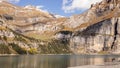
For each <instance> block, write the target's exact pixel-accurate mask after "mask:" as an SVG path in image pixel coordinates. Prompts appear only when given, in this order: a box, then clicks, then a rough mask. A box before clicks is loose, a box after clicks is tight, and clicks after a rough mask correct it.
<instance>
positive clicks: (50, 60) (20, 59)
mask: <svg viewBox="0 0 120 68" xmlns="http://www.w3.org/2000/svg"><path fill="white" fill-rule="evenodd" d="M107 62H120V56H119V55H11V56H8V55H6V56H0V68H68V67H75V66H85V65H102V64H105V63H107Z"/></svg>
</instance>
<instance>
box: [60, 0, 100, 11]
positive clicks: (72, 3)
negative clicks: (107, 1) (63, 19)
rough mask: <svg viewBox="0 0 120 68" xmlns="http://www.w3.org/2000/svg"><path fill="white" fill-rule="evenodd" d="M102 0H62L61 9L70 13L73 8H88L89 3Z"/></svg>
mask: <svg viewBox="0 0 120 68" xmlns="http://www.w3.org/2000/svg"><path fill="white" fill-rule="evenodd" d="M100 1H102V0H63V5H62V9H63V10H64V12H65V13H72V12H74V11H75V10H85V9H88V8H89V7H90V6H91V4H93V3H96V2H100Z"/></svg>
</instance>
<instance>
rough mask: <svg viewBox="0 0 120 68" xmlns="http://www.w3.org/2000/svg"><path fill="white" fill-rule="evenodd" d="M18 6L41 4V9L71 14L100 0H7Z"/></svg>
mask: <svg viewBox="0 0 120 68" xmlns="http://www.w3.org/2000/svg"><path fill="white" fill-rule="evenodd" d="M9 1H10V2H12V3H13V4H16V5H18V6H26V5H33V6H43V7H42V8H41V9H43V10H47V11H48V12H51V13H53V14H58V15H62V16H71V15H73V14H80V13H82V12H84V11H85V10H87V9H88V8H89V7H90V5H91V4H92V3H96V2H99V1H101V0H9Z"/></svg>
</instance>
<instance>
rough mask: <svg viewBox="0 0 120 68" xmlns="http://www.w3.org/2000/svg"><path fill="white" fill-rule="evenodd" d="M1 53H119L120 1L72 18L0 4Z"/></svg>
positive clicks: (110, 1) (95, 6)
mask: <svg viewBox="0 0 120 68" xmlns="http://www.w3.org/2000/svg"><path fill="white" fill-rule="evenodd" d="M0 54H120V0H103V1H101V2H100V3H96V4H92V5H91V7H90V8H89V9H88V10H87V11H86V12H84V13H82V14H79V15H73V16H70V17H64V16H60V15H54V14H51V13H49V12H45V11H43V10H41V9H37V8H36V7H34V6H31V5H29V6H25V7H19V6H15V5H13V4H11V3H8V2H6V1H0Z"/></svg>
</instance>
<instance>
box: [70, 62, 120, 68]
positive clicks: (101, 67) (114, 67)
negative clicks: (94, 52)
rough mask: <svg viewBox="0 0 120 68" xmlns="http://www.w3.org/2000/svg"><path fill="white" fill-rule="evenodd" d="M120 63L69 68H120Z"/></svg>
mask: <svg viewBox="0 0 120 68" xmlns="http://www.w3.org/2000/svg"><path fill="white" fill-rule="evenodd" d="M119 67H120V62H107V63H105V64H101V65H85V66H76V67H68V68H119Z"/></svg>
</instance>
